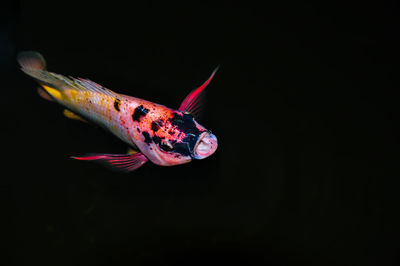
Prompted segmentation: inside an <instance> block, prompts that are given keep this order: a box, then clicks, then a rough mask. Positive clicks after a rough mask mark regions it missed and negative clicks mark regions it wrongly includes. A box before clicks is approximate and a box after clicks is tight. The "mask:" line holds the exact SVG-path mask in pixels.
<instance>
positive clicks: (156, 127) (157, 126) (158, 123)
mask: <svg viewBox="0 0 400 266" xmlns="http://www.w3.org/2000/svg"><path fill="white" fill-rule="evenodd" d="M162 122H163V121H162V120H161V119H160V120H157V121H153V122H152V123H151V130H153V131H154V132H156V131H157V130H159V129H160V126H161V124H162Z"/></svg>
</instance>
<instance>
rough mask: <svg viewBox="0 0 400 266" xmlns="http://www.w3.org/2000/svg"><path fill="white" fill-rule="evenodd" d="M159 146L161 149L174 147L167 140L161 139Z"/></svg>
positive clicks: (169, 149)
mask: <svg viewBox="0 0 400 266" xmlns="http://www.w3.org/2000/svg"><path fill="white" fill-rule="evenodd" d="M159 146H160V149H161V150H163V151H172V150H173V149H174V147H173V146H172V145H171V143H169V142H168V141H161V143H160V145H159Z"/></svg>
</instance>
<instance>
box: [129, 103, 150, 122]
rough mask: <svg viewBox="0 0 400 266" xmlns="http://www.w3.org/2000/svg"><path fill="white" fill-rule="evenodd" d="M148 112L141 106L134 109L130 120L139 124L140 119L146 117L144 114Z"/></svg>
mask: <svg viewBox="0 0 400 266" xmlns="http://www.w3.org/2000/svg"><path fill="white" fill-rule="evenodd" d="M148 112H149V109H146V108H144V107H143V105H140V106H138V107H136V109H135V111H134V112H133V115H132V120H133V121H137V122H139V121H140V118H141V117H142V116H146V114H147V113H148Z"/></svg>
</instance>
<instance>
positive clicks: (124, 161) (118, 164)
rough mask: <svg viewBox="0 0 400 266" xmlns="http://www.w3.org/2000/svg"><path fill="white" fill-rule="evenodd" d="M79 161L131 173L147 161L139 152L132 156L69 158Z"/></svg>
mask: <svg viewBox="0 0 400 266" xmlns="http://www.w3.org/2000/svg"><path fill="white" fill-rule="evenodd" d="M71 158H73V159H77V160H81V161H93V162H96V163H100V164H102V165H104V166H106V167H109V168H111V169H113V170H117V171H120V172H125V173H127V172H131V171H133V170H136V169H137V168H139V167H140V166H142V165H143V164H144V163H146V162H147V161H148V159H147V158H146V156H144V155H143V154H142V153H141V152H137V153H134V154H88V155H86V156H82V157H75V156H73V157H71Z"/></svg>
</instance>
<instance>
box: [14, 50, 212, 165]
mask: <svg viewBox="0 0 400 266" xmlns="http://www.w3.org/2000/svg"><path fill="white" fill-rule="evenodd" d="M18 61H19V63H20V65H21V67H22V71H24V72H25V73H26V74H28V75H30V76H31V77H33V78H35V79H36V80H37V81H38V82H39V84H40V86H41V88H40V90H39V92H40V94H41V95H42V96H43V97H44V98H47V99H49V100H53V101H55V102H57V103H59V104H60V105H63V106H64V107H65V108H66V110H67V111H66V114H68V116H69V117H72V116H75V117H76V118H80V119H81V118H83V119H84V120H89V121H91V122H93V123H95V124H98V125H100V126H101V127H103V128H105V129H106V130H108V131H110V132H111V133H113V134H114V135H115V136H117V137H118V138H120V139H121V140H122V141H124V142H125V143H127V144H128V145H129V146H130V147H132V148H133V149H134V150H136V151H135V152H133V153H130V154H89V155H87V156H81V157H73V158H75V159H79V160H89V161H95V162H100V163H103V164H104V165H106V166H109V167H111V168H113V169H117V170H121V171H125V172H129V171H132V170H135V169H137V168H138V167H140V166H141V165H143V164H144V163H145V162H147V161H148V160H150V161H151V162H153V163H154V164H157V165H161V166H171V165H178V164H184V163H188V162H190V161H191V160H193V159H203V158H206V157H208V156H210V155H211V154H213V153H214V152H215V150H216V149H217V146H218V144H217V138H216V137H215V135H213V134H212V133H211V131H209V130H207V129H206V128H205V127H203V126H202V125H200V124H199V123H198V122H197V121H196V119H195V117H196V116H197V114H198V113H199V111H200V109H201V107H202V100H201V98H202V97H203V96H204V89H205V87H206V86H207V85H208V83H209V82H210V81H211V79H212V77H213V76H214V74H215V71H216V70H215V71H214V72H213V74H212V75H211V77H210V78H209V79H208V80H207V81H206V82H205V83H204V84H203V85H202V86H201V87H199V88H197V89H195V90H193V91H192V92H191V93H190V94H189V95H188V96H187V97H186V98H185V100H184V101H183V102H182V104H181V106H180V107H179V108H178V109H172V108H168V107H166V106H164V105H161V104H156V103H153V102H150V101H146V100H143V99H139V98H135V97H132V96H128V95H123V94H119V93H116V92H114V91H111V90H109V89H107V88H104V87H102V86H101V85H99V84H97V83H95V82H93V81H90V80H88V79H82V78H73V77H65V76H63V75H60V74H56V73H52V72H49V71H47V70H46V63H45V61H44V59H43V57H42V56H41V55H40V54H39V53H36V52H22V53H20V54H19V56H18ZM83 119H82V120H83Z"/></svg>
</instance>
